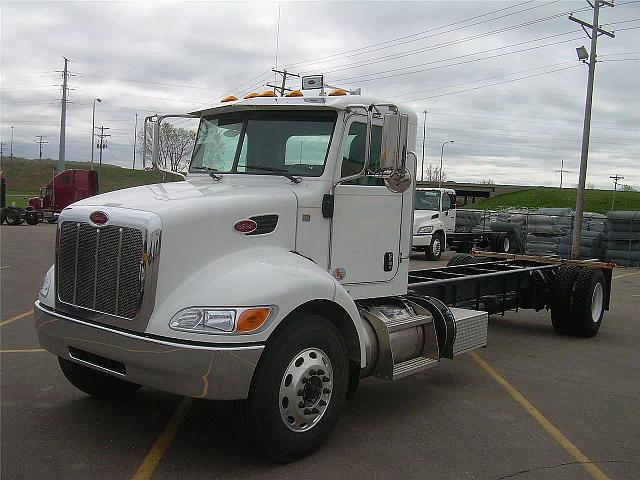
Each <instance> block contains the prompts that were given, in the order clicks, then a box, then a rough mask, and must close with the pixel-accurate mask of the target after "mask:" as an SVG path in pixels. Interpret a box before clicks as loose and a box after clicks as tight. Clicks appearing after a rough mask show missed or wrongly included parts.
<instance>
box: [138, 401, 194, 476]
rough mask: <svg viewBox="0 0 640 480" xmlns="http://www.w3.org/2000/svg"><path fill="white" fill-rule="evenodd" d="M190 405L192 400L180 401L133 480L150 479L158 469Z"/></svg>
mask: <svg viewBox="0 0 640 480" xmlns="http://www.w3.org/2000/svg"><path fill="white" fill-rule="evenodd" d="M192 403H193V399H192V398H189V397H185V398H183V399H182V401H181V402H180V405H178V408H177V409H176V411H175V413H174V414H173V416H172V417H171V418H170V419H169V422H168V423H167V426H166V427H164V430H163V431H162V433H161V434H160V436H159V437H158V439H157V440H156V443H154V444H153V447H151V450H149V453H147V456H146V457H144V460H143V461H142V464H141V465H140V467H138V470H137V471H136V473H135V475H134V476H133V480H148V479H150V478H151V476H152V475H153V472H154V471H155V470H156V468H157V467H158V464H159V463H160V460H162V457H163V456H164V454H165V452H166V451H167V449H168V448H169V446H170V445H171V442H172V441H173V437H175V435H176V433H177V432H178V429H179V428H180V425H181V424H182V422H183V420H184V417H185V416H186V415H187V412H188V411H189V408H190V407H191V404H192Z"/></svg>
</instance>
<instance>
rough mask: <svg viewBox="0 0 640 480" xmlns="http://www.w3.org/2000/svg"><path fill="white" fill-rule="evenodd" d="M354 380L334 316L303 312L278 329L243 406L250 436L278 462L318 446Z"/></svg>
mask: <svg viewBox="0 0 640 480" xmlns="http://www.w3.org/2000/svg"><path fill="white" fill-rule="evenodd" d="M348 381H349V364H348V359H347V352H346V347H345V344H344V340H343V339H342V336H341V335H340V332H339V331H338V330H337V329H336V327H335V326H334V325H333V324H331V323H330V322H329V321H327V320H325V319H324V318H322V317H319V316H317V315H314V314H308V313H306V314H302V315H300V316H299V317H298V318H297V319H296V320H294V321H293V322H291V323H289V324H288V325H287V326H286V327H284V329H283V330H281V331H280V332H279V333H278V334H276V337H275V339H274V340H273V342H271V343H270V344H269V345H268V346H267V348H266V350H265V352H264V354H263V356H262V358H261V360H260V363H259V365H258V368H257V369H256V372H255V373H254V378H253V382H252V384H251V389H250V391H249V398H248V399H247V400H245V401H242V402H240V404H239V405H238V414H239V418H238V420H239V423H238V426H239V427H240V429H241V430H242V433H243V434H244V435H245V437H248V439H250V440H252V441H253V442H254V443H256V444H257V445H258V446H259V447H260V448H261V449H262V450H263V451H264V452H265V453H266V455H267V456H269V457H270V458H272V459H273V460H275V461H278V462H283V463H286V462H291V461H294V460H296V459H298V458H301V457H304V456H306V455H309V454H310V453H312V452H314V451H315V450H317V449H318V448H319V447H320V446H321V445H322V443H323V442H324V441H325V440H326V439H327V437H328V436H329V435H330V433H331V431H332V430H333V428H334V426H335V424H336V421H337V420H338V414H339V412H340V410H342V407H343V405H344V403H345V400H346V396H347V387H348V383H349V382H348Z"/></svg>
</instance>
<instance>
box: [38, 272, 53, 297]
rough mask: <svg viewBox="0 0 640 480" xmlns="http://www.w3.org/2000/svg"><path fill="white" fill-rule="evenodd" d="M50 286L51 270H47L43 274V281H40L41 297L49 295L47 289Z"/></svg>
mask: <svg viewBox="0 0 640 480" xmlns="http://www.w3.org/2000/svg"><path fill="white" fill-rule="evenodd" d="M50 288H51V270H49V271H48V272H47V274H46V275H45V276H44V281H43V282H42V288H41V289H40V296H41V297H42V298H46V297H47V295H49V289H50Z"/></svg>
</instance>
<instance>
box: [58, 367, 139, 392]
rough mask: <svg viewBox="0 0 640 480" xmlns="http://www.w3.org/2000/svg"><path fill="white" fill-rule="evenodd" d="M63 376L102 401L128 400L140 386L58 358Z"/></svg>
mask: <svg viewBox="0 0 640 480" xmlns="http://www.w3.org/2000/svg"><path fill="white" fill-rule="evenodd" d="M58 363H59V364H60V369H61V370H62V373H64V376H65V377H66V378H67V380H69V382H70V383H71V384H72V385H73V386H74V387H76V388H77V389H78V390H80V391H82V392H84V393H86V394H88V395H91V396H93V397H97V398H101V399H103V400H127V399H130V398H131V397H132V396H133V395H134V394H135V393H136V391H137V390H138V389H139V388H140V385H137V384H135V383H131V382H127V381H125V380H120V379H118V378H115V377H112V376H111V375H107V374H106V373H102V372H98V371H97V370H93V369H91V368H89V367H85V366H84V365H80V364H78V363H75V362H71V361H69V360H67V359H65V358H61V357H58Z"/></svg>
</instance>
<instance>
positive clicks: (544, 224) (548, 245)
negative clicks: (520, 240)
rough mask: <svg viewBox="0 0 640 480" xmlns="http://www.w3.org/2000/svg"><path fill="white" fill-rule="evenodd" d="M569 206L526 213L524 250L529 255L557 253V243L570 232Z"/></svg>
mask: <svg viewBox="0 0 640 480" xmlns="http://www.w3.org/2000/svg"><path fill="white" fill-rule="evenodd" d="M572 214H573V211H572V210H571V209H570V208H541V209H539V210H536V211H534V212H531V213H529V214H528V215H527V236H526V244H527V245H526V252H527V254H529V255H558V245H559V243H560V241H561V239H562V238H563V237H566V236H567V235H568V234H569V233H570V232H571V227H572V223H573V216H572Z"/></svg>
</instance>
